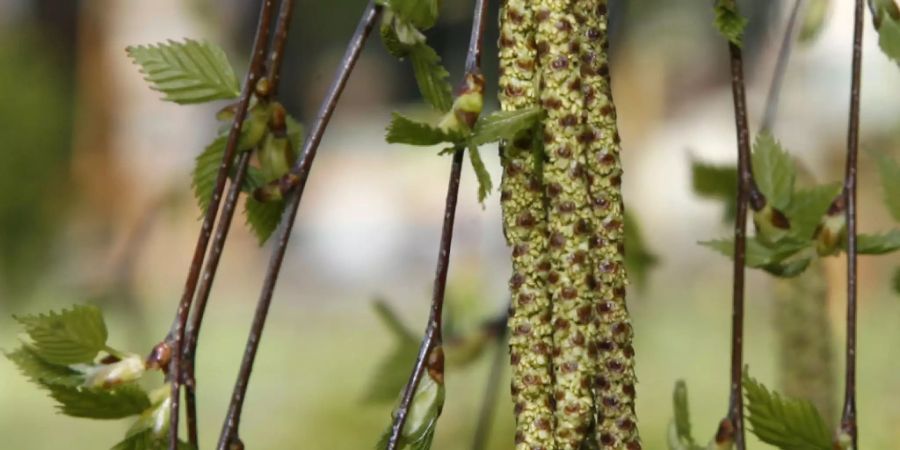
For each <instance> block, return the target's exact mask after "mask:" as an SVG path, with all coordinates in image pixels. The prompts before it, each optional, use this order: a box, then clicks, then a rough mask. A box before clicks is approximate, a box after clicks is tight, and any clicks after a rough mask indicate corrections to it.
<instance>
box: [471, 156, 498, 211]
mask: <svg viewBox="0 0 900 450" xmlns="http://www.w3.org/2000/svg"><path fill="white" fill-rule="evenodd" d="M469 161H471V162H472V170H474V171H475V177H476V178H477V179H478V202H479V203H481V204H484V199H485V198H487V196H488V194H490V193H491V189H492V188H493V187H494V186H493V184H492V183H491V174H490V173H488V171H487V168H486V167H485V166H484V161H482V160H481V153H479V152H478V147H477V146H475V145H469Z"/></svg>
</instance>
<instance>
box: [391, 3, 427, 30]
mask: <svg viewBox="0 0 900 450" xmlns="http://www.w3.org/2000/svg"><path fill="white" fill-rule="evenodd" d="M388 5H390V9H391V11H393V12H394V13H395V14H397V16H398V17H400V18H401V19H403V20H405V21H407V22H409V23H411V24H412V25H414V26H415V27H416V28H418V29H420V30H423V31H424V30H427V29H429V28H431V27H433V26H434V24H435V23H436V22H437V17H438V1H437V0H388Z"/></svg>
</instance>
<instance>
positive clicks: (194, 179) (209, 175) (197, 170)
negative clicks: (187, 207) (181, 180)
mask: <svg viewBox="0 0 900 450" xmlns="http://www.w3.org/2000/svg"><path fill="white" fill-rule="evenodd" d="M227 143H228V136H227V135H221V136H219V137H217V138H216V139H215V140H214V141H212V143H211V144H209V145H207V146H206V149H204V150H203V152H202V153H200V154H199V155H198V156H197V158H196V160H195V164H194V172H193V174H192V176H191V186H193V188H194V197H195V198H196V199H197V204H198V205H199V206H200V211H206V209H207V208H208V207H209V202H210V200H211V199H212V193H213V190H215V187H216V177H218V175H219V165H221V164H222V157H223V156H224V155H225V145H226V144H227Z"/></svg>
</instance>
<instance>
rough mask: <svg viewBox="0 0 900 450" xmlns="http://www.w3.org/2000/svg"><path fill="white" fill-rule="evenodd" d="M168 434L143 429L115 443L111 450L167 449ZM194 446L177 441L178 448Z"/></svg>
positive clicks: (187, 449) (191, 448)
mask: <svg viewBox="0 0 900 450" xmlns="http://www.w3.org/2000/svg"><path fill="white" fill-rule="evenodd" d="M168 448H169V439H168V436H157V435H156V434H154V433H153V430H144V431H141V432H140V433H135V434H132V435H130V436H128V437H126V438H125V440H123V441H122V442H119V443H118V444H116V446H115V447H113V448H112V450H168ZM193 449H194V447H193V446H191V445H190V444H188V443H187V442H184V441H182V440H179V441H178V450H193Z"/></svg>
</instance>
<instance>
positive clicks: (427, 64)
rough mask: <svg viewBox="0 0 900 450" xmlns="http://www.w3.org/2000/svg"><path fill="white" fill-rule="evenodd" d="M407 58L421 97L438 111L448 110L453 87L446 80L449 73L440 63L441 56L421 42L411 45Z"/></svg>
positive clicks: (451, 102) (451, 104)
mask: <svg viewBox="0 0 900 450" xmlns="http://www.w3.org/2000/svg"><path fill="white" fill-rule="evenodd" d="M409 59H410V61H411V62H412V66H413V74H414V75H415V77H416V84H418V86H419V92H421V93H422V98H424V99H425V101H426V102H428V104H429V105H431V106H433V107H434V108H435V109H437V110H438V111H440V112H447V111H450V108H451V106H453V94H452V91H453V89H452V88H451V87H450V83H448V82H447V77H449V76H450V73H449V72H447V69H445V68H444V66H443V65H441V57H440V56H438V54H437V52H435V51H434V49H433V48H431V47H429V46H428V44H425V43H421V44H418V45H416V46H414V47H412V49H411V50H410V53H409Z"/></svg>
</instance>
